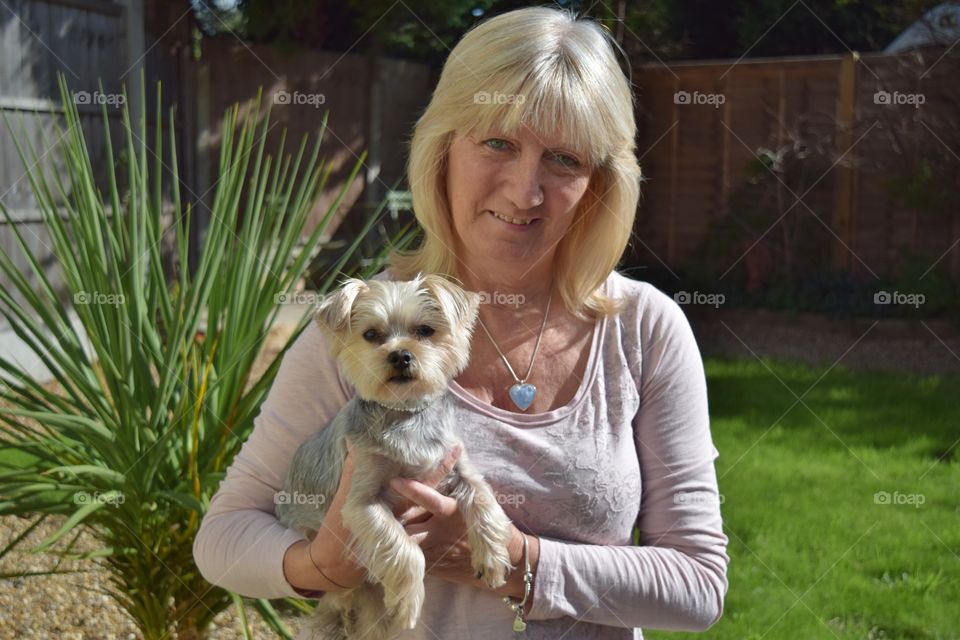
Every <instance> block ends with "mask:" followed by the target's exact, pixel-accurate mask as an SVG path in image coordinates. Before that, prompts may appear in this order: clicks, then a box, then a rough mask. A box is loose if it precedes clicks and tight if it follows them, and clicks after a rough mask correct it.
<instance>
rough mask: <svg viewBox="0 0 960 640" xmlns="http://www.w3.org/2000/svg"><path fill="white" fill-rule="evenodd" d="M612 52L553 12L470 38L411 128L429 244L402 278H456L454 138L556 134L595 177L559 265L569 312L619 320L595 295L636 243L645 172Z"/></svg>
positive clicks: (397, 258) (499, 24)
mask: <svg viewBox="0 0 960 640" xmlns="http://www.w3.org/2000/svg"><path fill="white" fill-rule="evenodd" d="M615 47H618V45H617V44H616V42H615V41H614V40H613V38H611V37H610V36H609V35H608V33H607V32H606V31H605V30H604V29H603V28H602V27H601V26H600V25H598V24H597V23H595V22H592V21H589V20H584V19H577V18H576V16H575V15H574V14H572V13H567V12H565V11H559V10H556V9H550V8H546V7H529V8H526V9H519V10H516V11H511V12H508V13H504V14H502V15H499V16H496V17H494V18H491V19H489V20H486V21H484V22H482V23H480V24H478V25H476V26H475V27H473V28H472V29H471V30H470V31H469V32H467V34H466V35H465V36H464V37H463V38H462V39H461V40H460V42H459V43H458V44H457V46H456V47H454V49H453V51H451V52H450V56H449V57H448V58H447V61H446V63H445V64H444V67H443V71H442V73H441V75H440V80H439V82H438V83H437V87H436V89H435V90H434V93H433V97H432V99H431V100H430V104H429V105H428V106H427V108H426V110H425V111H424V113H423V115H422V116H421V117H420V119H419V120H418V121H417V124H416V126H415V128H414V133H413V139H412V141H411V150H410V159H409V163H408V165H407V178H408V180H409V183H410V185H411V186H410V188H411V191H412V195H413V209H414V211H415V214H416V217H417V220H418V222H419V223H420V226H421V227H422V228H423V231H424V237H423V241H422V242H421V244H420V246H419V247H418V248H416V249H415V250H413V251H409V252H401V251H394V252H393V253H392V254H391V256H390V266H391V270H392V271H393V272H394V273H395V274H397V276H398V277H400V278H402V279H408V278H410V277H412V276H413V275H415V274H416V273H418V272H425V273H438V274H443V275H447V276H454V277H455V276H456V275H457V273H458V271H457V262H458V261H457V257H456V255H455V254H454V250H453V247H454V246H455V244H454V231H453V228H452V222H451V220H452V217H451V212H450V209H449V203H448V200H447V193H446V179H445V176H446V161H447V153H448V151H449V149H450V144H451V142H452V140H453V137H454V135H455V134H457V133H459V132H463V133H466V134H469V133H471V132H474V131H480V132H487V131H490V130H492V129H493V128H499V129H500V130H502V131H503V132H504V133H505V134H506V135H511V134H512V133H515V132H516V131H517V130H518V129H519V128H520V127H521V126H522V125H524V124H525V125H527V126H528V127H530V128H531V129H532V130H533V131H535V132H539V133H551V134H552V133H558V134H559V135H560V136H562V139H563V140H564V142H565V143H567V144H569V145H571V146H572V147H573V150H574V152H576V153H577V154H579V155H580V156H581V157H582V158H586V159H587V163H588V165H589V166H590V168H591V170H592V171H591V173H592V175H591V179H590V184H589V186H588V188H587V191H586V193H585V194H584V195H583V197H582V198H581V201H580V204H579V205H578V210H577V212H576V215H575V216H574V220H573V222H572V224H571V227H570V229H569V230H568V231H567V233H566V235H565V236H564V237H563V239H562V240H561V241H560V243H559V244H558V245H557V250H556V254H555V258H554V260H555V269H556V271H555V273H556V277H557V286H558V289H559V291H560V293H561V295H562V296H563V300H564V303H565V304H566V306H567V308H568V309H569V310H570V311H571V312H572V313H574V314H575V315H577V316H578V317H580V318H589V317H597V316H598V315H611V314H615V313H618V312H619V311H620V310H621V309H622V302H621V301H619V300H614V299H612V298H610V297H608V296H606V295H604V294H603V293H601V291H600V289H599V288H600V286H601V285H602V284H603V282H604V280H605V279H606V278H607V276H608V275H609V274H610V272H611V271H612V270H613V269H614V267H616V265H617V262H619V260H620V257H621V255H622V254H623V251H624V249H626V246H627V242H628V241H629V239H630V235H631V233H632V230H633V221H634V217H635V215H636V209H637V200H638V198H639V195H640V178H641V172H640V166H639V164H638V163H637V158H636V154H635V142H634V139H635V135H636V124H635V121H634V101H633V94H632V92H631V90H630V85H629V83H628V81H627V79H626V77H625V76H624V74H623V72H622V71H621V70H620V67H619V65H618V63H617V60H616V57H615V51H614V48H615ZM498 94H499V95H500V96H514V97H518V96H523V99H522V100H521V99H519V98H516V99H506V100H505V99H498V98H497V97H496V96H497V95H498Z"/></svg>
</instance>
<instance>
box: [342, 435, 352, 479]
mask: <svg viewBox="0 0 960 640" xmlns="http://www.w3.org/2000/svg"><path fill="white" fill-rule="evenodd" d="M343 441H344V443H345V444H346V446H347V457H346V458H344V459H343V474H344V475H351V474H352V473H353V453H354V447H353V443H352V442H350V438H344V439H343Z"/></svg>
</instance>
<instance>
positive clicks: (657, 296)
mask: <svg viewBox="0 0 960 640" xmlns="http://www.w3.org/2000/svg"><path fill="white" fill-rule="evenodd" d="M607 294H608V295H610V296H611V297H614V298H621V299H623V300H624V301H625V302H626V305H625V307H624V310H623V313H626V314H629V313H630V312H633V313H634V314H640V313H644V314H657V315H662V314H676V313H680V314H681V315H682V314H683V311H682V310H681V309H680V305H678V304H677V302H676V300H674V298H673V297H672V296H670V295H669V294H666V293H664V292H663V291H661V290H660V289H658V288H657V287H656V286H655V285H652V284H650V283H649V282H644V281H643V280H636V279H634V278H631V277H629V276H627V275H624V274H622V273H620V272H619V271H611V272H610V275H609V276H608V277H607Z"/></svg>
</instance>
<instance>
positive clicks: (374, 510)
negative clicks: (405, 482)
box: [342, 458, 426, 629]
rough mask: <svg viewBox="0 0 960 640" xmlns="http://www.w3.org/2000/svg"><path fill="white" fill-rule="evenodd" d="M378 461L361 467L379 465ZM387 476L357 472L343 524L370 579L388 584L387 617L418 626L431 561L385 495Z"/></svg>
mask: <svg viewBox="0 0 960 640" xmlns="http://www.w3.org/2000/svg"><path fill="white" fill-rule="evenodd" d="M375 467H376V465H375V463H373V462H372V461H369V460H368V461H365V463H364V464H361V460H360V459H359V458H358V460H357V463H356V468H357V469H368V470H369V469H373V468H375ZM382 484H383V479H382V478H381V477H380V476H379V474H377V473H375V472H369V473H367V474H366V475H364V476H362V475H361V474H356V475H354V477H353V483H352V485H351V487H350V495H349V496H348V497H347V500H346V502H345V503H344V505H343V509H342V514H343V523H344V525H345V526H346V528H347V529H349V530H350V532H351V534H352V536H351V543H350V546H351V549H352V550H353V552H354V553H355V554H356V555H357V557H358V558H359V559H360V562H361V563H362V564H363V566H364V567H365V568H366V569H367V572H368V574H369V576H370V578H371V579H372V580H374V581H376V582H379V583H380V584H382V585H383V590H384V605H385V607H386V612H387V616H385V617H384V620H383V623H384V625H385V626H386V625H388V624H389V623H390V621H391V620H392V619H393V618H396V619H397V623H398V624H399V625H400V626H401V627H402V628H403V629H413V628H414V627H415V626H416V623H417V619H418V618H419V617H420V610H421V609H422V607H423V599H424V595H425V594H424V587H423V577H424V573H425V565H426V562H425V560H424V557H423V552H422V551H421V550H420V547H419V546H417V544H416V543H415V542H414V541H413V540H411V539H410V537H409V536H408V535H407V532H406V531H404V529H403V526H402V525H401V524H400V523H399V522H397V519H396V518H394V516H393V512H392V511H391V510H390V508H389V507H388V506H387V505H386V504H385V503H384V502H383V500H382V498H381V497H380V492H381V487H382Z"/></svg>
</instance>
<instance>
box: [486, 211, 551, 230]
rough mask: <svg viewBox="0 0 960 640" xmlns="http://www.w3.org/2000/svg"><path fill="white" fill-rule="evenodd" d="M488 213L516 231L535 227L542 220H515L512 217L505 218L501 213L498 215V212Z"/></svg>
mask: <svg viewBox="0 0 960 640" xmlns="http://www.w3.org/2000/svg"><path fill="white" fill-rule="evenodd" d="M487 213H489V214H490V215H492V216H493V217H494V218H496V219H497V220H500V221H501V222H504V223H506V224H508V225H510V226H511V227H514V228H516V229H523V228H525V227H530V226H533V225H534V224H535V223H536V222H539V220H540V219H539V218H513V217H510V216H505V215H503V214H501V213H497V212H496V211H487Z"/></svg>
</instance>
